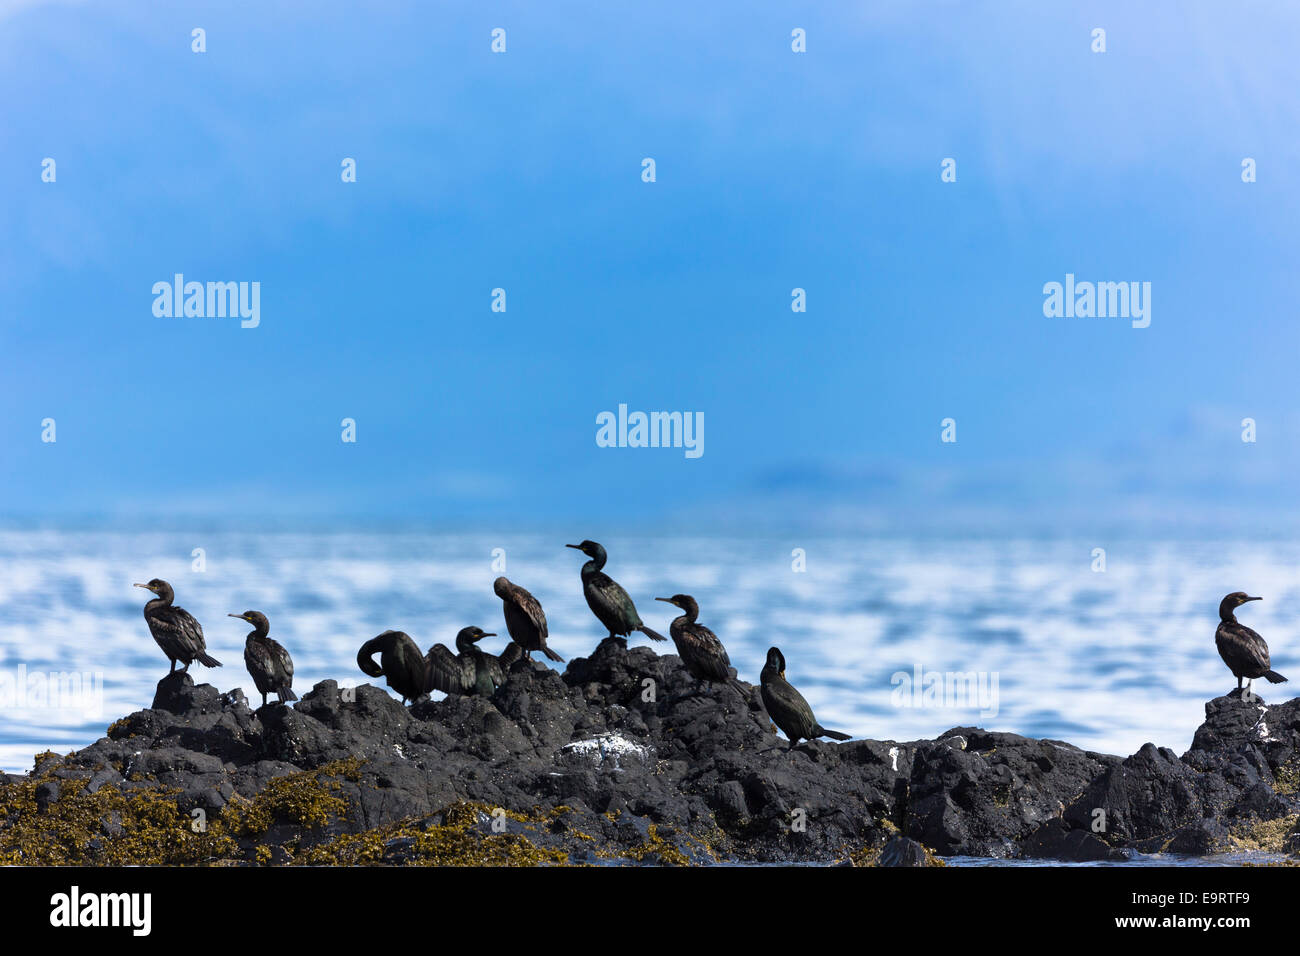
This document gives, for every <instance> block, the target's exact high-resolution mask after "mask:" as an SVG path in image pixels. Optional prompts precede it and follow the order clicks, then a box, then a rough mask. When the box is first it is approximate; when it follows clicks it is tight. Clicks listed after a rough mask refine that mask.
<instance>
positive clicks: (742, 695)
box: [727, 677, 749, 707]
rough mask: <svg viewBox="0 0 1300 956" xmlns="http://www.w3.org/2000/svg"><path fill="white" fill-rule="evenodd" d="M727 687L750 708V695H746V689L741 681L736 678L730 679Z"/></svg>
mask: <svg viewBox="0 0 1300 956" xmlns="http://www.w3.org/2000/svg"><path fill="white" fill-rule="evenodd" d="M727 686H728V687H730V688H731V689H732V690H734V691H735V692H736V693H737V694H739V695H740V699H741V700H743V701H744V702H745V706H746V707H748V706H749V695H748V694H747V693H745V688H744V687H742V686H741V684H740V681H738V680H736V678H734V677H729V678H727Z"/></svg>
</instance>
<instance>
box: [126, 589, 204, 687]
mask: <svg viewBox="0 0 1300 956" xmlns="http://www.w3.org/2000/svg"><path fill="white" fill-rule="evenodd" d="M135 587H138V588H144V589H145V590H146V591H152V592H153V593H154V594H155V595H157V597H155V598H154V599H153V600H152V601H149V602H147V603H146V604H145V606H144V619H145V621H147V622H148V624H149V633H150V634H152V635H153V639H154V640H155V641H157V642H158V646H159V647H161V648H162V650H163V653H164V654H166V655H167V659H168V660H170V661H171V662H172V667H171V670H170V671H168V673H169V674H172V673H175V672H176V662H177V661H180V662H181V663H182V664H184V665H185V667H184V668H182V669H183V670H186V671H188V670H189V669H190V664H191V663H193V662H194V661H198V662H199V663H200V664H202V665H203V666H204V667H220V666H221V661H219V660H217V659H216V658H215V657H212V656H211V655H209V654H208V652H207V645H206V644H205V643H204V641H203V628H201V627H200V626H199V622H198V621H196V620H195V619H194V615H193V614H191V613H190V612H189V611H187V610H185V609H184V608H183V607H173V606H172V601H173V600H174V599H175V597H176V593H175V592H174V591H173V590H172V586H171V585H170V584H168V583H167V582H166V581H164V580H162V579H161V578H154V579H153V580H152V581H150V582H149V583H148V584H137V585H135Z"/></svg>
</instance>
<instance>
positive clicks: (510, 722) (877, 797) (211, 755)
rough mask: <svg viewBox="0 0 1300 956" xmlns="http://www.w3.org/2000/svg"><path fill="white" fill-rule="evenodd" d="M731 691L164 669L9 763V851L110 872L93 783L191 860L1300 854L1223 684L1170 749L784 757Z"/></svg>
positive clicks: (1251, 726)
mask: <svg viewBox="0 0 1300 956" xmlns="http://www.w3.org/2000/svg"><path fill="white" fill-rule="evenodd" d="M741 689H742V690H743V691H744V693H743V694H742V693H741V691H740V690H738V689H737V688H735V687H732V686H715V687H714V688H713V689H712V690H711V692H708V693H705V692H704V691H703V690H702V689H701V688H700V685H699V684H697V682H695V681H694V680H693V679H692V678H691V677H690V676H689V675H688V674H687V673H686V672H685V670H684V669H683V667H682V665H681V662H680V660H679V659H678V658H677V657H675V656H672V655H665V656H660V655H658V654H656V653H655V652H654V651H653V650H651V649H650V648H646V647H634V648H632V649H630V650H629V649H628V648H626V647H625V646H623V645H622V644H621V643H620V642H616V641H607V642H604V643H602V644H601V645H600V646H599V647H598V648H597V650H596V652H595V653H593V655H592V656H591V657H590V658H578V659H575V660H573V661H572V662H571V663H570V664H569V665H568V667H567V669H566V670H565V671H564V672H563V673H561V672H559V671H556V670H552V669H551V668H549V667H547V666H544V665H543V664H541V663H540V662H539V663H530V662H526V661H521V662H518V663H516V664H515V665H514V667H513V668H512V669H511V671H510V673H509V675H508V679H507V682H506V684H505V685H504V686H503V687H502V688H500V690H499V691H498V692H497V694H496V696H495V697H493V698H492V699H490V700H488V699H483V698H476V697H451V698H447V699H444V700H440V701H436V702H435V701H429V700H423V701H420V702H417V703H416V704H414V705H412V706H411V707H410V708H407V707H404V706H403V705H402V704H401V703H400V702H399V701H398V700H396V699H395V698H393V697H392V696H390V695H389V694H388V693H387V692H386V691H385V690H383V689H381V688H379V687H375V686H371V685H368V684H367V685H362V686H359V687H356V688H348V689H344V688H340V687H339V686H338V685H337V684H336V683H335V682H334V681H323V682H321V683H319V684H317V685H316V686H315V687H314V688H313V689H312V690H311V691H310V692H309V693H306V694H304V695H303V698H302V700H300V701H298V702H297V703H296V704H294V705H292V706H291V707H286V706H284V705H281V704H277V703H272V704H270V705H268V706H266V707H262V708H259V709H256V710H254V709H252V708H250V706H249V704H248V701H247V700H246V699H245V698H244V696H243V695H242V694H241V693H239V692H232V693H228V694H224V695H223V694H222V693H220V692H219V691H218V690H217V689H216V688H214V687H211V686H209V685H206V684H200V685H195V684H194V683H193V681H192V679H191V678H190V676H189V675H186V674H181V673H177V674H175V675H171V676H169V677H167V678H165V679H164V680H163V681H161V682H160V683H159V685H158V690H157V695H156V697H155V699H154V701H153V706H152V707H151V708H150V709H148V710H143V711H139V712H136V713H134V714H131V715H129V716H127V717H124V718H123V719H121V720H119V721H117V722H116V723H115V724H113V725H112V726H111V727H110V728H109V731H108V735H107V736H106V737H104V738H102V739H100V740H98V741H96V742H95V743H94V744H91V745H90V746H89V747H86V748H85V749H83V750H81V751H78V752H75V753H73V754H71V755H69V756H67V757H58V756H55V755H49V754H44V755H41V756H40V757H39V758H38V760H37V763H36V766H35V768H34V769H33V771H32V772H31V773H30V774H28V775H26V776H7V777H6V776H0V854H3V855H4V859H6V860H9V861H12V862H24V861H32V862H35V861H37V860H54V861H72V862H94V861H95V860H96V859H98V858H97V857H96V856H95V853H96V852H100V851H99V850H97V849H96V847H105V846H107V847H109V848H110V849H109V850H104V851H102V852H104V853H109V854H110V855H109V856H107V857H105V862H120V861H121V860H120V858H119V857H114V856H112V855H111V852H110V851H111V847H112V846H113V840H115V839H120V838H121V837H120V834H121V832H122V830H123V829H124V827H125V824H124V822H123V821H124V820H127V822H129V820H130V819H134V817H132V811H131V807H130V805H129V804H120V803H119V804H110V803H108V802H107V801H108V798H109V797H110V796H112V797H113V799H115V800H120V799H121V797H120V796H119V795H121V794H126V795H128V796H130V795H132V794H136V795H137V796H139V795H141V794H144V793H146V792H148V793H149V794H150V795H156V796H158V797H159V799H161V800H163V801H165V803H166V805H167V806H168V807H169V808H171V812H174V813H175V814H176V816H177V819H178V820H179V821H181V822H183V823H189V822H190V821H193V820H202V821H205V826H206V821H216V822H214V824H213V829H212V831H211V834H208V831H206V830H204V831H202V832H203V834H207V836H206V839H208V841H209V842H208V843H204V844H203V845H202V846H197V845H196V846H195V847H194V848H192V849H191V850H187V851H186V852H192V856H193V862H261V863H282V862H283V863H287V862H318V863H319V862H327V863H328V862H366V863H383V864H403V863H416V862H475V861H477V862H487V863H496V862H527V863H549V862H566V861H567V862H571V863H581V862H608V861H621V862H628V861H633V862H641V863H708V862H715V861H726V860H739V861H791V862H793V861H800V862H802V861H809V862H823V863H832V862H837V861H848V860H849V859H850V856H851V855H855V854H866V855H867V856H869V858H870V859H871V860H872V861H873V862H877V863H880V864H882V865H893V866H909V865H920V864H921V863H923V861H924V860H925V859H926V856H925V853H924V850H925V849H928V850H930V851H932V852H933V853H935V854H938V855H939V856H952V855H976V856H994V857H1036V858H1044V859H1058V860H1070V861H1113V860H1117V859H1123V858H1124V857H1125V856H1126V855H1127V854H1128V853H1130V852H1131V851H1133V850H1137V851H1143V852H1176V853H1191V854H1207V853H1214V852H1218V851H1220V850H1223V849H1225V848H1228V847H1234V846H1235V847H1241V846H1250V845H1251V840H1252V839H1253V837H1252V836H1251V835H1252V834H1256V833H1261V832H1262V833H1265V834H1267V835H1268V836H1269V839H1271V840H1272V841H1273V842H1274V843H1276V844H1278V847H1279V848H1283V847H1292V846H1300V832H1297V830H1298V828H1297V827H1296V816H1297V813H1300V802H1298V801H1297V798H1296V789H1297V782H1300V702H1297V701H1291V702H1288V703H1285V704H1280V705H1276V706H1271V707H1270V706H1266V705H1265V704H1263V703H1262V702H1261V701H1259V700H1258V698H1254V699H1251V698H1246V699H1242V698H1240V697H1238V696H1235V695H1234V696H1231V697H1219V698H1215V699H1214V700H1211V701H1210V702H1209V703H1207V704H1206V721H1205V723H1204V724H1203V725H1202V726H1201V727H1200V729H1199V730H1198V731H1197V733H1196V736H1195V739H1194V741H1193V744H1192V748H1191V749H1190V750H1189V751H1188V752H1187V753H1186V754H1184V755H1183V756H1181V757H1179V756H1178V755H1176V754H1174V753H1173V752H1172V751H1170V750H1168V749H1166V748H1158V747H1156V746H1154V745H1152V744H1147V745H1145V746H1144V747H1142V748H1141V749H1140V750H1139V751H1138V752H1137V753H1136V754H1133V755H1132V756H1130V757H1127V758H1121V757H1117V756H1110V755H1105V754H1097V753H1091V752H1087V751H1083V750H1080V749H1079V748H1077V747H1074V746H1072V745H1070V744H1068V743H1065V742H1062V741H1053V740H1035V739H1031V738H1026V737H1020V736H1017V735H1015V734H1007V733H993V732H988V731H985V730H981V729H979V728H974V727H955V728H952V729H949V730H947V731H945V732H943V733H941V734H939V735H938V736H937V737H936V738H935V739H934V740H923V741H909V742H896V741H876V740H854V741H850V742H847V743H842V744H837V743H827V742H820V741H815V742H812V743H804V744H802V745H801V746H799V747H797V748H795V749H794V750H790V749H789V747H788V742H787V741H786V740H785V739H784V738H781V737H778V736H777V735H776V734H775V733H774V730H773V728H772V726H771V723H770V721H769V720H768V719H767V716H766V714H765V713H764V711H763V709H762V704H761V701H760V696H759V694H758V693H757V688H754V687H751V686H749V685H745V684H742V685H741ZM23 788H26V789H23ZM295 788H297V789H295ZM313 788H315V789H313ZM20 791H21V793H20ZM304 794H305V796H304ZM65 799H67V800H76V801H81V802H82V804H85V806H87V807H93V808H94V809H93V812H94V813H96V814H99V816H97V817H96V820H95V821H94V826H93V827H90V828H89V829H87V828H86V827H84V826H83V825H82V824H80V823H76V822H75V821H74V822H69V821H68V820H65V819H64V817H67V814H66V813H65V814H64V817H61V818H60V819H61V820H62V821H63V822H61V824H60V826H61V827H62V828H63V829H62V830H61V831H60V832H62V833H65V836H64V837H63V839H65V841H67V842H68V844H69V845H68V846H65V847H61V848H60V852H61V854H62V855H56V856H41V852H42V846H41V844H40V840H41V837H40V833H41V832H42V831H41V830H40V828H39V826H36V825H35V824H34V823H33V822H32V820H34V819H35V818H36V816H39V815H40V814H51V813H57V812H59V810H60V807H61V806H63V804H62V803H61V801H63V800H65ZM93 801H99V802H93ZM79 805H80V804H79ZM106 807H108V808H109V809H105V808H106ZM88 812H89V811H88ZM124 814H125V816H124ZM28 817H31V819H27V818H28ZM151 819H152V818H151ZM453 822H454V826H453ZM79 827H81V829H78V828H79ZM126 828H127V829H129V827H126ZM91 829H93V830H94V833H93V839H92V838H88V837H86V835H85V834H86V833H89V832H90V830H91ZM190 829H191V830H192V832H196V833H198V832H200V831H198V830H197V829H195V828H193V827H191V828H190ZM83 831H84V832H83ZM67 834H70V835H67ZM187 839H189V838H188V837H187ZM1261 839H1262V838H1261ZM78 841H80V842H78ZM158 842H159V841H158V840H156V839H155V840H153V842H151V843H150V846H154V845H155V844H157V843H158ZM161 842H162V846H163V848H162V849H161V850H159V851H158V852H159V853H160V854H161V856H159V857H153V856H150V857H148V858H147V859H142V860H140V862H149V861H152V860H154V859H161V860H174V859H175V857H174V856H168V855H167V854H168V852H170V851H169V849H168V847H167V840H163V841H161ZM182 842H183V841H182ZM200 842H201V841H200ZM190 843H196V841H195V840H190ZM83 844H84V845H83ZM187 846H188V844H187ZM449 847H451V848H450V849H449ZM468 848H474V849H473V850H471V849H468ZM78 854H80V855H78ZM476 854H477V855H476ZM859 858H866V857H859ZM185 859H186V860H189V859H190V857H185Z"/></svg>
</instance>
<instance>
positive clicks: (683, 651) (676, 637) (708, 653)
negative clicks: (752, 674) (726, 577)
mask: <svg viewBox="0 0 1300 956" xmlns="http://www.w3.org/2000/svg"><path fill="white" fill-rule="evenodd" d="M655 600H656V601H663V602H665V603H667V604H675V605H677V607H679V608H681V609H682V611H683V613H682V615H681V616H680V617H675V618H673V622H672V623H671V624H670V625H668V633H669V634H670V635H672V639H673V643H674V644H676V645H677V654H678V656H680V657H681V659H682V663H683V664H685V665H686V670H687V671H689V672H690V674H691V676H692V677H694V678H695V679H696V680H700V681H704V684H705V687H706V689H709V690H712V686H713V684H714V683H715V682H717V681H723V682H725V683H728V684H730V685H731V686H732V687H733V688H735V690H736V693H738V694H740V696H741V699H742V700H744V701H745V702H746V703H748V702H749V699H748V698H747V697H746V696H745V692H744V691H743V690H741V688H740V685H739V684H737V683H736V682H735V680H734V679H733V678H732V676H731V670H730V668H731V658H729V657H727V649H726V648H725V647H723V646H722V641H720V640H718V635H716V634H714V633H713V632H712V631H710V630H709V629H708V628H707V627H705V626H704V625H703V624H697V623H696V622H695V619H696V618H697V617H699V616H700V606H699V604H698V603H696V601H695V598H693V597H691V596H690V595H689V594H674V595H673V596H672V597H670V598H662V597H661V598H655Z"/></svg>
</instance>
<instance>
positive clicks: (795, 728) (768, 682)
mask: <svg viewBox="0 0 1300 956" xmlns="http://www.w3.org/2000/svg"><path fill="white" fill-rule="evenodd" d="M760 680H761V681H762V683H763V707H764V708H766V710H767V716H769V717H771V718H772V723H774V724H776V725H777V726H778V727H780V728H781V730H782V732H784V733H785V735H786V736H787V737H789V738H790V749H791V750H794V748H795V744H797V743H799V741H800V740H801V739H802V740H815V739H816V738H818V737H831V738H833V739H835V740H848V739H849V735H848V734H842V733H840V732H839V731H838V730H827V729H826V728H825V727H823V726H822V725H821V724H819V723H817V718H816V717H814V716H813V712H812V708H811V707H809V706H808V701H806V700H804V699H803V694H801V693H799V692H798V691H797V690H795V689H794V686H793V685H792V684H791V683H790V682H789V681H788V680H786V679H785V655H784V654H782V653H781V651H780V649H779V648H775V647H769V648H768V649H767V662H766V663H765V664H764V665H763V672H762V676H761V677H760Z"/></svg>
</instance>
